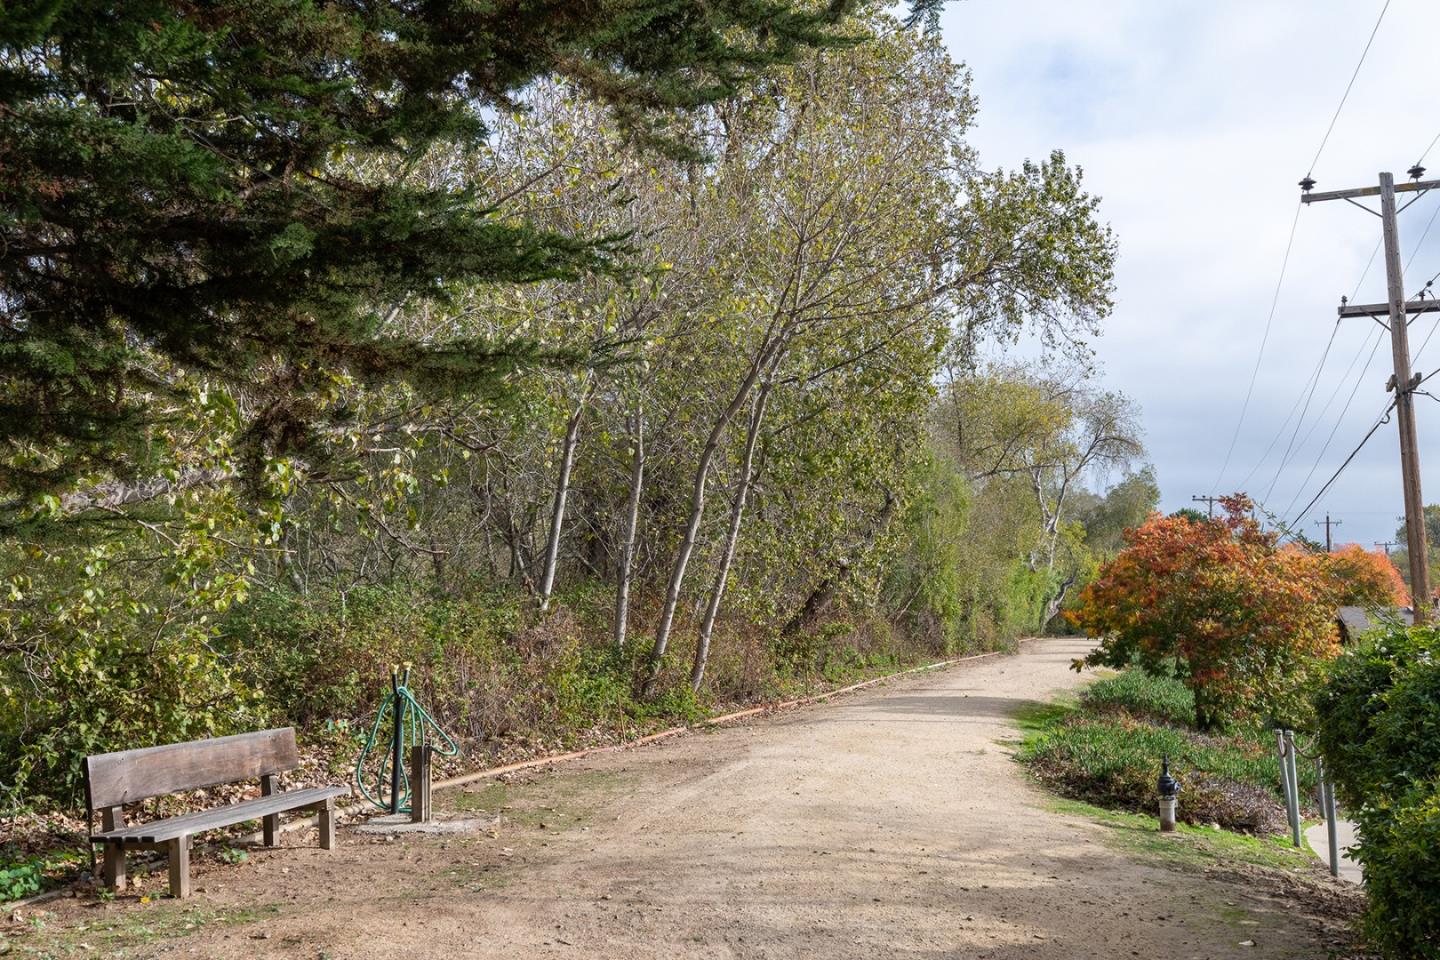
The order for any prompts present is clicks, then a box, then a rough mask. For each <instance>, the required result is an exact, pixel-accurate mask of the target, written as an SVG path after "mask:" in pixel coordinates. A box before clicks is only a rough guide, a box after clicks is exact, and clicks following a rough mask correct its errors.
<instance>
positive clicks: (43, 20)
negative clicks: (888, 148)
mask: <svg viewBox="0 0 1440 960" xmlns="http://www.w3.org/2000/svg"><path fill="white" fill-rule="evenodd" d="M852 3H853V0H828V2H827V3H821V4H813V3H804V2H792V0H711V2H707V3H694V2H686V0H592V2H585V3H580V2H575V0H529V2H526V0H508V2H506V0H495V2H479V0H449V2H446V0H439V2H432V3H414V4H412V3H398V2H383V0H212V2H199V3H197V2H186V0H11V2H7V3H5V4H4V6H3V7H0V431H3V434H4V437H5V441H6V443H7V446H8V449H7V450H6V451H5V453H4V454H3V455H0V494H3V496H5V497H6V498H12V502H13V498H14V497H17V496H25V495H33V494H36V493H39V492H44V491H52V490H56V489H59V488H62V487H63V486H65V485H66V484H67V483H70V482H72V481H73V480H74V479H75V477H76V476H78V475H80V474H89V475H96V474H107V473H108V474H120V475H123V474H124V473H126V472H127V471H129V472H135V471H136V470H137V467H136V464H137V463H140V462H141V461H142V459H143V458H142V456H141V455H140V454H141V452H142V451H143V448H144V444H145V442H146V438H147V436H148V435H149V431H150V429H151V428H152V427H153V419H154V416H155V414H154V411H155V409H156V405H155V404H154V403H153V402H152V400H153V398H154V397H155V396H156V395H157V394H158V393H160V392H163V391H164V390H165V389H166V386H167V377H168V376H169V375H170V373H171V372H173V371H177V370H183V371H186V372H188V373H191V374H200V375H203V376H206V377H212V378H215V379H216V380H217V381H219V382H223V383H225V384H226V385H227V386H228V387H230V388H232V389H233V390H235V392H236V394H237V396H240V397H242V398H243V403H242V406H243V409H244V411H245V416H246V426H245V435H246V438H247V442H248V443H249V444H250V445H251V447H252V448H253V450H254V451H258V452H261V453H265V454H272V453H276V452H287V451H297V450H300V451H303V450H304V449H305V448H306V445H307V444H308V443H310V442H311V441H312V440H313V438H314V436H315V427H316V421H317V419H318V418H319V417H320V416H321V414H320V412H319V407H318V406H317V404H316V403H314V402H313V398H314V397H315V396H316V395H317V394H318V393H319V392H321V391H323V390H324V389H325V387H326V384H327V383H329V382H330V378H331V377H332V376H333V374H334V373H335V372H336V371H343V372H344V373H346V374H347V375H350V376H353V377H356V378H358V379H359V380H361V381H363V382H367V383H383V382H390V381H404V382H407V383H410V384H412V385H415V386H417V387H420V388H422V389H426V390H430V391H436V390H444V389H466V390H476V389H479V390H482V391H483V390H485V389H495V390H501V389H503V383H502V381H503V378H504V376H505V375H506V373H507V372H509V371H510V370H512V369H513V368H514V367H515V365H516V364H517V363H521V362H524V361H525V360H526V359H527V355H526V350H525V349H524V348H519V347H515V346H514V345H496V344H493V343H488V342H482V341H476V340H467V339H457V340H449V341H427V342H417V341H415V340H412V339H405V338H400V337H397V336H395V335H392V334H388V333H387V332H386V330H385V328H384V325H383V319H384V317H385V315H386V313H387V312H388V311H391V310H394V309H396V308H397V306H400V305H403V304H406V303H413V302H415V301H416V300H417V299H424V298H443V297H444V296H445V294H446V292H447V290H451V289H455V288H456V287H457V286H460V285H467V284H475V283H486V282H493V283H525V282H532V281H538V280H543V279H550V278H566V277H574V276H577V275H579V274H581V273H583V272H586V271H593V270H603V269H608V268H610V266H611V265H612V264H613V263H614V262H615V260H616V257H617V253H618V252H619V247H618V246H617V243H616V240H617V238H605V237H586V236H571V235H564V234H559V233H555V232H546V231H541V230H537V229H534V228H532V227H529V226H527V225H525V224H523V223H517V222H514V221H513V220H510V219H506V218H503V217H501V216H499V215H498V214H497V211H496V210H495V209H494V206H493V205H494V200H495V198H491V197H486V196H482V195H479V194H478V193H477V190H476V189H475V188H474V187H473V186H471V185H468V184H463V183H456V184H443V185H439V186H428V187H427V186H420V185H416V184H415V183H413V182H410V181H409V180H407V179H406V178H404V177H403V176H375V175H374V174H373V171H374V170H376V169H382V170H389V171H401V172H403V170H404V169H405V164H407V163H411V162H414V161H415V160H416V159H417V158H420V157H422V156H424V155H425V153H426V152H427V151H428V150H431V149H434V148H437V147H439V146H441V145H444V146H445V148H447V149H456V150H465V149H473V148H475V147H476V146H477V145H479V144H482V143H483V142H484V140H485V138H486V136H487V132H488V131H487V120H486V118H487V115H489V116H492V117H493V115H494V111H497V110H505V109H509V108H511V107H512V106H513V105H514V102H515V99H516V98H517V96H518V95H519V94H520V93H521V92H522V91H523V90H524V88H525V87H526V86H527V84H529V83H531V82H532V81H534V80H535V79H537V78H539V77H542V76H560V77H563V78H566V79H567V80H568V81H570V82H572V83H574V84H576V85H577V86H578V87H579V88H580V89H582V90H584V91H585V92H587V93H588V94H590V95H592V96H594V97H596V98H598V99H599V100H601V101H602V102H604V103H606V104H607V105H608V106H609V107H610V108H611V109H613V110H614V111H615V113H616V115H617V117H618V118H619V119H620V120H621V121H622V122H623V123H624V125H625V127H626V128H627V129H628V130H630V131H631V132H632V133H633V134H634V135H635V136H636V137H637V138H640V139H643V140H646V141H649V142H651V143H654V144H658V145H661V146H663V147H665V148H667V149H672V150H684V149H687V148H686V146H685V144H683V143H681V142H679V141H677V140H675V139H672V138H670V137H669V136H668V131H667V127H666V120H667V118H670V117H672V116H674V115H675V113H676V112H677V111H683V110H686V109H691V108H695V107H697V106H701V105H703V104H706V103H709V102H713V101H715V100H717V99H719V98H722V97H725V96H727V95H728V94H730V93H732V92H734V91H735V90H736V89H738V88H739V87H741V86H742V85H744V84H746V83H748V82H750V81H751V80H752V79H753V78H755V77H756V76H758V75H760V74H761V73H763V72H764V71H765V70H766V69H767V68H768V67H770V66H772V65H774V64H777V63H782V62H788V61H790V60H793V59H794V58H795V57H796V56H797V55H798V53H799V52H800V51H802V50H804V49H805V48H807V47H813V46H817V45H831V44H838V43H843V42H845V39H844V31H843V27H842V26H840V21H841V18H842V17H843V16H844V15H845V14H846V13H847V12H848V9H849V8H850V7H851V6H852ZM357 161H363V162H357ZM366 171H370V173H366Z"/></svg>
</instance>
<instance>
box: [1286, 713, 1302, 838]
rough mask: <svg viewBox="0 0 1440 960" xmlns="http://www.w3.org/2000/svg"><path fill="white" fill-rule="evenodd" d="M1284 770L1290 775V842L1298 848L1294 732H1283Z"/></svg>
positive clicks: (1298, 804) (1297, 780) (1297, 793)
mask: <svg viewBox="0 0 1440 960" xmlns="http://www.w3.org/2000/svg"><path fill="white" fill-rule="evenodd" d="M1284 763H1285V766H1286V769H1287V770H1288V772H1289V775H1290V840H1291V842H1292V843H1294V844H1295V846H1297V847H1298V846H1300V845H1301V844H1302V843H1304V841H1303V840H1302V839H1301V837H1300V828H1301V827H1302V826H1303V824H1302V823H1301V822H1300V774H1299V771H1298V770H1296V768H1295V731H1293V730H1286V731H1285V760H1284Z"/></svg>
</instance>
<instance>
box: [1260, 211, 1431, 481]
mask: <svg viewBox="0 0 1440 960" xmlns="http://www.w3.org/2000/svg"><path fill="white" fill-rule="evenodd" d="M1437 209H1440V207H1437ZM1383 243H1384V241H1383V240H1376V241H1375V247H1374V249H1372V250H1371V251H1370V258H1369V259H1368V260H1366V261H1365V269H1364V270H1361V271H1360V279H1359V280H1356V281H1355V289H1354V290H1353V291H1351V293H1350V299H1351V300H1355V299H1356V298H1358V297H1359V296H1360V288H1361V287H1363V286H1364V285H1365V278H1366V277H1368V276H1369V275H1370V268H1371V267H1372V266H1374V265H1375V257H1376V256H1378V255H1379V253H1380V247H1381V245H1382V244H1383ZM1416 250H1417V252H1418V250H1419V247H1416ZM1411 256H1412V257H1413V256H1414V254H1412V255H1411ZM1339 332H1340V321H1339V320H1336V321H1335V326H1334V327H1333V328H1332V329H1331V330H1330V339H1329V341H1328V342H1326V344H1325V350H1324V352H1323V353H1322V354H1321V356H1320V363H1319V364H1318V365H1317V366H1316V367H1315V372H1314V373H1312V374H1311V375H1310V379H1307V380H1306V381H1305V383H1304V384H1302V385H1301V387H1300V396H1298V397H1296V398H1295V403H1294V404H1292V405H1291V407H1290V412H1289V413H1287V414H1286V415H1285V419H1284V420H1282V421H1281V422H1280V429H1278V430H1276V431H1275V436H1273V437H1271V438H1270V442H1269V443H1268V444H1267V445H1266V446H1265V452H1264V453H1262V454H1261V455H1260V459H1259V460H1258V461H1256V463H1255V466H1253V467H1251V468H1250V472H1249V473H1247V474H1245V478H1244V479H1243V480H1241V481H1240V484H1239V489H1241V490H1244V489H1245V486H1246V484H1248V483H1249V482H1250V478H1251V477H1253V476H1254V475H1255V474H1256V472H1257V471H1258V470H1259V469H1260V468H1261V467H1263V466H1264V465H1265V461H1266V460H1268V459H1269V458H1270V451H1272V450H1274V449H1275V444H1277V443H1279V442H1280V438H1281V437H1283V436H1284V435H1285V428H1286V427H1288V426H1289V425H1290V418H1291V417H1293V416H1295V411H1297V410H1299V409H1300V406H1301V403H1302V402H1303V403H1304V404H1305V406H1306V407H1308V406H1309V404H1310V401H1309V400H1308V399H1306V387H1307V386H1308V387H1309V393H1310V396H1312V397H1313V396H1314V394H1315V387H1316V386H1318V385H1319V379H1318V378H1319V376H1320V374H1321V372H1322V371H1323V370H1324V369H1325V361H1326V359H1327V358H1328V357H1329V356H1330V348H1331V347H1332V346H1334V344H1335V335H1336V334H1337V333H1339ZM1364 352H1365V344H1364V343H1361V344H1360V350H1359V351H1358V352H1357V353H1356V354H1355V356H1354V357H1352V358H1351V360H1350V364H1349V365H1348V366H1347V367H1346V368H1345V372H1344V373H1342V374H1340V380H1339V381H1338V382H1336V384H1335V389H1334V390H1332V391H1331V392H1330V397H1329V399H1328V400H1326V401H1325V406H1324V407H1323V408H1322V409H1321V410H1320V413H1319V416H1318V417H1317V418H1316V421H1317V422H1316V425H1318V421H1319V420H1320V419H1323V418H1324V416H1325V413H1326V411H1328V410H1329V409H1330V405H1331V404H1332V403H1334V402H1335V397H1336V396H1337V395H1338V394H1339V393H1340V388H1341V386H1343V385H1344V382H1345V378H1346V377H1348V376H1350V371H1351V370H1353V369H1355V361H1356V360H1359V359H1360V354H1361V353H1364ZM1372 356H1373V353H1372ZM1312 380H1314V385H1311V381H1312ZM1304 419H1305V415H1304V414H1303V413H1302V414H1301V415H1300V421H1299V422H1297V423H1296V424H1295V429H1296V430H1297V431H1298V430H1299V429H1300V425H1301V423H1303V422H1304ZM1316 425H1312V426H1311V427H1310V429H1309V430H1307V431H1306V432H1305V439H1304V440H1301V441H1300V446H1301V448H1302V449H1303V448H1304V446H1305V444H1306V443H1307V442H1309V440H1310V437H1311V435H1313V434H1314V433H1315V426H1316ZM1291 440H1292V442H1293V440H1294V435H1293V434H1292V435H1291ZM1277 476H1278V474H1277ZM1270 486H1271V489H1272V490H1273V489H1274V486H1275V484H1274V482H1273V481H1272V482H1271V484H1270ZM1265 496H1266V498H1267V499H1268V498H1269V496H1270V495H1269V493H1267V494H1266V495H1265ZM1298 497H1299V495H1298V494H1297V495H1296V498H1297V499H1298ZM1292 503H1293V502H1292Z"/></svg>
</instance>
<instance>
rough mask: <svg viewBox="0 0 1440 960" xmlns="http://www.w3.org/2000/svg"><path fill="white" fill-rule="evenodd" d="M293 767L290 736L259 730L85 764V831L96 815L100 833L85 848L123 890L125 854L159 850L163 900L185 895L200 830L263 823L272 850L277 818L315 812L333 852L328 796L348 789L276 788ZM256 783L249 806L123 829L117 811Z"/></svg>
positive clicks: (287, 730)
mask: <svg viewBox="0 0 1440 960" xmlns="http://www.w3.org/2000/svg"><path fill="white" fill-rule="evenodd" d="M299 765H300V754H299V751H298V750H297V749H296V747H295V730H294V728H292V727H284V728H281V729H278V730H261V731H259V732H258V733H242V734H238V735H236V736H233V737H220V738H218V739H215V740H194V741H191V742H189V743H171V744H166V745H164V746H160V747H145V748H143V749H140V750H121V751H118V752H115V753H102V754H98V755H96V756H93V757H86V758H85V803H86V806H87V807H88V808H89V814H90V816H89V819H88V821H87V822H88V823H89V825H90V826H89V829H91V830H93V829H94V823H95V820H94V818H95V814H96V813H97V812H98V813H99V814H100V820H101V832H99V833H91V835H90V843H91V844H97V843H98V844H101V845H103V847H104V850H105V883H106V884H107V885H108V886H110V887H113V888H114V889H116V890H123V889H125V853H126V851H127V850H164V851H165V852H166V853H167V854H169V857H170V895H171V896H173V897H188V896H189V895H190V838H191V837H192V836H194V835H195V834H197V833H203V832H204V831H206V830H214V829H216V828H218V827H228V826H232V825H233V824H237V823H244V822H245V821H247V820H260V821H261V822H262V823H263V824H264V839H265V845H266V846H274V845H275V832H276V830H277V829H279V826H280V814H282V813H285V812H287V811H290V810H304V809H311V808H313V809H315V810H318V811H319V813H320V846H321V848H323V849H325V850H329V849H331V848H333V847H334V846H335V798H336V797H343V796H348V795H349V794H350V788H349V787H345V786H336V787H312V788H309V789H305V790H285V791H277V790H276V786H277V784H276V775H277V774H279V773H281V772H283V771H285V770H293V769H294V768H295V767H298V766H299ZM256 778H259V780H260V793H261V796H259V797H257V798H255V799H254V800H245V801H242V802H240V803H234V804H229V805H227V806H223V807H214V808H211V809H209V810H200V811H196V812H195V813H187V814H184V815H183V816H178V817H170V818H169V819H166V820H153V821H151V822H149V823H142V824H136V825H135V826H130V827H127V826H126V825H125V817H124V805H125V804H127V803H136V802H138V801H141V800H148V799H150V798H151V797H161V796H165V795H167V794H172V793H181V792H183V791H186V790H199V789H202V788H204V787H213V786H217V785H219V784H225V783H236V782H238V781H241V780H254V779H256Z"/></svg>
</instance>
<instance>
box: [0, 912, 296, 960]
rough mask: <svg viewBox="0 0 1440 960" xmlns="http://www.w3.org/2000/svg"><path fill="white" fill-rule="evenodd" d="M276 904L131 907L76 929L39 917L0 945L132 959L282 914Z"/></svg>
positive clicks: (41, 955)
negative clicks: (205, 932)
mask: <svg viewBox="0 0 1440 960" xmlns="http://www.w3.org/2000/svg"><path fill="white" fill-rule="evenodd" d="M280 911H281V905H280V904H278V903H272V904H263V905H259V906H254V907H237V908H235V909H229V910H214V909H210V908H208V907H203V906H199V905H182V903H181V902H174V901H162V900H157V901H155V902H153V903H147V904H139V903H137V904H134V905H133V906H129V907H127V908H126V909H125V910H124V911H123V912H120V913H118V914H116V915H112V916H107V917H105V918H104V919H101V920H96V921H95V922H93V923H81V924H76V925H75V926H65V927H61V926H57V925H51V924H48V923H46V921H45V919H44V918H43V917H36V918H34V919H32V920H31V921H30V928H29V929H28V930H27V932H26V933H25V934H24V935H22V936H20V937H13V936H12V937H11V938H9V939H8V940H5V941H3V942H4V943H6V944H7V945H8V946H10V948H11V951H12V953H13V955H14V956H17V957H35V958H38V960H60V958H64V957H95V956H101V957H116V958H120V957H131V956H138V954H137V953H136V952H135V951H137V950H139V949H140V948H142V947H145V946H146V945H148V944H151V943H156V942H159V941H162V940H164V941H169V940H174V939H176V938H179V937H186V936H189V935H190V934H192V933H196V932H198V931H199V930H201V929H204V928H205V927H214V926H226V927H231V926H243V925H245V924H249V923H256V922H258V921H261V920H269V919H273V918H275V917H277V916H279V915H280Z"/></svg>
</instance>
